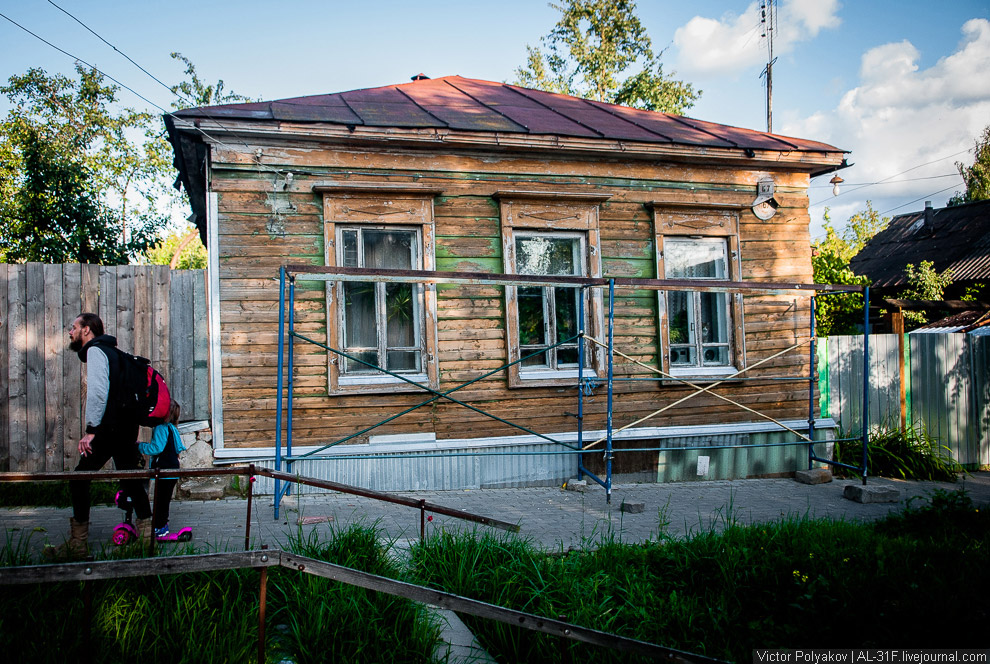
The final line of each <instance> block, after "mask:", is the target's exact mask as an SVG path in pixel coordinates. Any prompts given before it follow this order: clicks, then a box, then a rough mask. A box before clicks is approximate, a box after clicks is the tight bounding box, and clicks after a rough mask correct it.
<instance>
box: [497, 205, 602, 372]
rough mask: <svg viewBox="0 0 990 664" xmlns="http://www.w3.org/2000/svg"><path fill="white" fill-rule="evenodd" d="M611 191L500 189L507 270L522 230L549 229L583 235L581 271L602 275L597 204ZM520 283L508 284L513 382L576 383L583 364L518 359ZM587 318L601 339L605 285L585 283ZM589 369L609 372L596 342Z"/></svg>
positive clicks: (587, 326) (590, 347)
mask: <svg viewBox="0 0 990 664" xmlns="http://www.w3.org/2000/svg"><path fill="white" fill-rule="evenodd" d="M609 197H610V195H609V194H597V193H590V194H584V193H573V192H514V191H499V192H496V194H495V198H496V199H497V200H498V201H499V211H500V219H501V231H502V257H503V270H504V272H505V274H518V272H517V271H516V250H515V241H516V237H517V234H518V233H522V234H523V235H524V236H525V235H529V236H533V235H540V234H546V235H549V236H553V235H558V236H561V237H581V238H582V240H581V241H582V243H583V247H584V251H583V254H584V255H583V256H582V258H583V259H584V266H583V268H582V271H583V273H584V275H585V276H588V277H601V275H602V262H601V249H600V246H601V242H600V234H599V222H598V204H599V203H600V202H602V201H605V200H608V198H609ZM518 288H519V287H518V286H506V287H505V339H506V355H507V357H508V362H509V363H511V366H510V367H509V368H508V371H507V373H508V386H509V387H510V388H522V387H551V386H552V387H558V386H573V385H574V384H575V382H576V380H577V377H578V374H579V371H580V369H579V367H573V368H566V369H556V370H555V369H539V370H525V369H523V368H522V367H521V366H520V364H519V360H520V358H521V357H522V353H521V348H520V343H519V333H518V331H519V300H518ZM584 293H585V301H584V302H585V306H584V310H585V312H584V314H585V320H584V321H580V322H579V327H584V331H585V334H586V335H588V336H591V337H595V338H598V339H601V338H602V335H603V334H604V329H605V325H604V313H603V297H602V289H601V288H587V289H584ZM585 356H586V360H585V367H584V371H583V373H584V375H585V377H588V378H593V377H598V378H604V376H605V366H606V363H605V356H604V352H603V351H602V349H601V347H600V346H598V345H597V344H588V343H587V342H586V345H585Z"/></svg>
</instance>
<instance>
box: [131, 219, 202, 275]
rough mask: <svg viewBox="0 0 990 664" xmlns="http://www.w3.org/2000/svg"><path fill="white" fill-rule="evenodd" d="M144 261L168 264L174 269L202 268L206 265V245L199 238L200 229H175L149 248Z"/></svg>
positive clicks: (153, 263)
mask: <svg viewBox="0 0 990 664" xmlns="http://www.w3.org/2000/svg"><path fill="white" fill-rule="evenodd" d="M143 262H147V263H149V264H150V265H168V266H169V267H170V268H172V269H173V270H201V269H203V268H205V267H206V247H204V246H203V242H202V241H201V240H200V238H199V229H198V228H195V227H191V228H188V229H186V230H185V231H173V232H172V233H170V234H169V235H168V236H167V237H165V238H164V239H162V240H161V241H160V242H159V243H158V244H156V245H155V246H153V247H151V248H150V249H148V250H147V251H146V252H145V254H144V259H143Z"/></svg>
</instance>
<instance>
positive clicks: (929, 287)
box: [898, 261, 952, 330]
mask: <svg viewBox="0 0 990 664" xmlns="http://www.w3.org/2000/svg"><path fill="white" fill-rule="evenodd" d="M904 276H906V277H907V282H908V287H907V288H906V289H905V290H903V291H901V293H900V295H899V296H898V297H899V298H900V299H902V300H941V299H942V298H943V297H944V296H945V289H946V288H948V287H949V286H950V285H951V284H952V270H946V271H945V272H943V273H942V274H939V273H938V271H937V270H936V269H935V263H934V262H933V261H921V264H920V265H919V266H918V267H917V268H915V266H914V264H913V263H908V264H907V265H905V266H904ZM927 322H928V316H927V314H926V313H925V312H924V311H905V312H904V328H905V330H912V329H914V328H916V327H919V326H921V325H924V324H925V323H927Z"/></svg>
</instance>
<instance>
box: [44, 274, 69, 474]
mask: <svg viewBox="0 0 990 664" xmlns="http://www.w3.org/2000/svg"><path fill="white" fill-rule="evenodd" d="M44 269H45V270H44V273H45V282H44V286H45V293H44V296H45V327H44V331H45V336H44V347H45V470H50V471H55V470H65V468H64V461H63V458H62V456H63V455H62V450H63V449H64V447H65V393H64V391H63V381H62V358H63V353H62V351H63V349H64V348H65V339H66V336H65V335H64V332H63V330H64V329H65V328H64V327H63V326H62V266H61V265H45V266H44Z"/></svg>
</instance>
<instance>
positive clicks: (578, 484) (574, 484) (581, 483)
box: [564, 480, 588, 493]
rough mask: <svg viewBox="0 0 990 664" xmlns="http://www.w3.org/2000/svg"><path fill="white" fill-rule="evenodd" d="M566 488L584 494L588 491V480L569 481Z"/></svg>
mask: <svg viewBox="0 0 990 664" xmlns="http://www.w3.org/2000/svg"><path fill="white" fill-rule="evenodd" d="M564 488H565V489H567V490H568V491H580V492H581V493H584V492H585V491H587V490H588V480H567V482H566V483H565V484H564Z"/></svg>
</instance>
